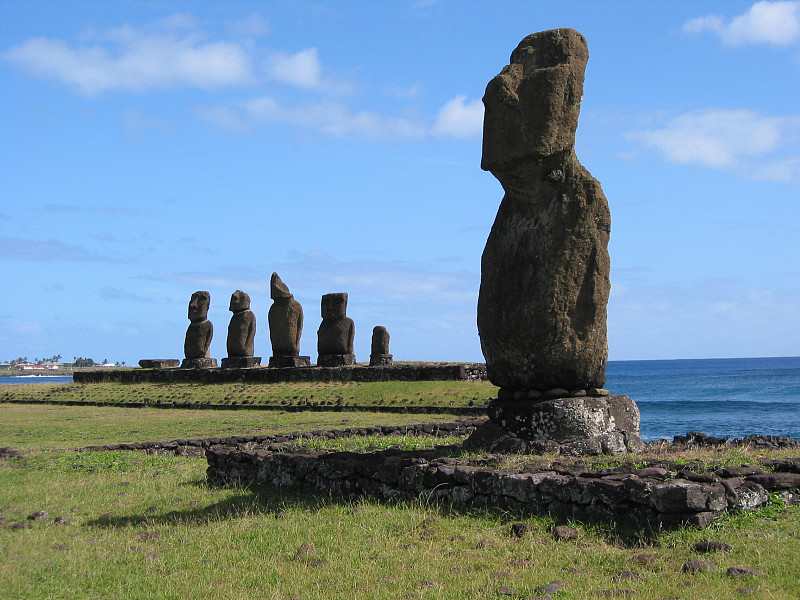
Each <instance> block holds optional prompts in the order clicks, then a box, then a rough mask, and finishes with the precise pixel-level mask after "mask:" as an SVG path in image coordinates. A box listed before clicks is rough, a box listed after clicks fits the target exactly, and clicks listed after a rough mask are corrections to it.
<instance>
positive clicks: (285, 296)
mask: <svg viewBox="0 0 800 600" xmlns="http://www.w3.org/2000/svg"><path fill="white" fill-rule="evenodd" d="M270 297H271V298H272V306H270V308H269V315H268V320H269V339H270V342H271V343H272V358H270V361H269V364H270V366H271V367H272V366H275V367H297V366H307V365H308V364H310V359H309V358H308V357H303V358H305V360H295V357H298V356H299V354H300V336H301V335H302V334H303V307H302V306H301V305H300V303H299V302H298V301H297V300H295V299H294V296H293V295H292V293H291V292H290V291H289V288H288V287H286V284H285V283H283V281H281V278H280V277H279V276H278V274H277V273H273V274H272V277H271V279H270ZM298 362H299V363H300V364H298Z"/></svg>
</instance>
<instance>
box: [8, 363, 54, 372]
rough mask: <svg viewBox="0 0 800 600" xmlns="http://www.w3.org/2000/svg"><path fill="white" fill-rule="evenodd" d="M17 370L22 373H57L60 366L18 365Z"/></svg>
mask: <svg viewBox="0 0 800 600" xmlns="http://www.w3.org/2000/svg"><path fill="white" fill-rule="evenodd" d="M17 369H19V370H20V371H56V370H58V365H50V364H45V365H30V364H25V365H17Z"/></svg>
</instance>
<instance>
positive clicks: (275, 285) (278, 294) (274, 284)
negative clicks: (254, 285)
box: [269, 273, 293, 300]
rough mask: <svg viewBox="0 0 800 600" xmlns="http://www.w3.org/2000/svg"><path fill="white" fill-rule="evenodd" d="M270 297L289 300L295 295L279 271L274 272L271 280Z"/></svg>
mask: <svg viewBox="0 0 800 600" xmlns="http://www.w3.org/2000/svg"><path fill="white" fill-rule="evenodd" d="M269 297H270V298H272V299H273V300H288V299H289V298H292V297H293V296H292V293H291V292H290V291H289V288H288V287H287V286H286V284H285V283H283V281H282V280H281V278H280V276H279V275H278V274H277V273H273V274H272V277H271V278H270V280H269Z"/></svg>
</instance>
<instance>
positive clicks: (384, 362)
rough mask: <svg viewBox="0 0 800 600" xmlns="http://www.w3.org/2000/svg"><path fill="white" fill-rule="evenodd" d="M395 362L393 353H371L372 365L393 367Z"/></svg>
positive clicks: (370, 362)
mask: <svg viewBox="0 0 800 600" xmlns="http://www.w3.org/2000/svg"><path fill="white" fill-rule="evenodd" d="M393 364H394V359H393V358H392V355H391V354H370V355H369V366H370V367H391V366H392V365H393Z"/></svg>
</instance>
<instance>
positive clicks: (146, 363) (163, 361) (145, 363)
mask: <svg viewBox="0 0 800 600" xmlns="http://www.w3.org/2000/svg"><path fill="white" fill-rule="evenodd" d="M179 364H181V361H179V360H178V359H177V358H143V359H142V360H140V361H139V366H140V367H142V368H143V369H173V368H175V367H177V366H178V365H179Z"/></svg>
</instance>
